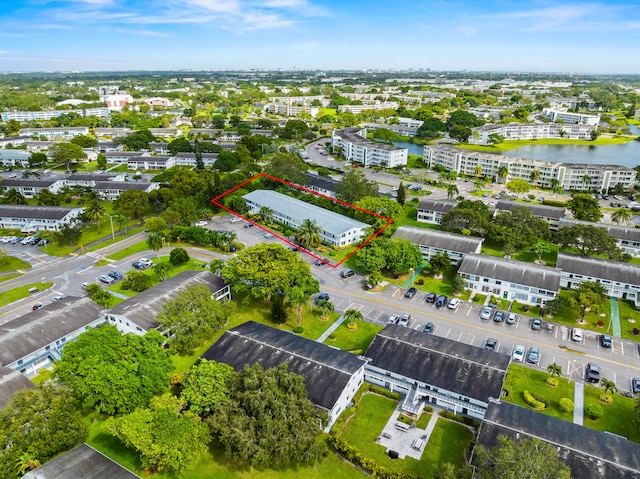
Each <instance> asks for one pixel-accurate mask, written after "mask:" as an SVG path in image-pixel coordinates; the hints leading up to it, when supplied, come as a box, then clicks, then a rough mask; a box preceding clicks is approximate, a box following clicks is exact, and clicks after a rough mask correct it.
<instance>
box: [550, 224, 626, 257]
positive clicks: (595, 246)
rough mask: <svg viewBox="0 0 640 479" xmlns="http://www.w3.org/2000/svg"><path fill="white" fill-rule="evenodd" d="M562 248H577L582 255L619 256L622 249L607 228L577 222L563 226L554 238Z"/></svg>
mask: <svg viewBox="0 0 640 479" xmlns="http://www.w3.org/2000/svg"><path fill="white" fill-rule="evenodd" d="M554 242H555V243H556V244H558V245H560V247H561V248H564V249H566V248H575V249H576V250H578V251H579V252H580V254H581V255H582V256H593V255H606V256H608V257H609V258H611V259H614V258H619V257H620V256H621V253H622V251H621V250H620V249H619V248H618V245H617V244H616V240H615V238H614V237H613V236H611V235H610V234H609V233H608V232H607V230H605V229H604V228H600V227H599V226H596V225H583V224H576V225H573V226H568V227H566V228H561V229H560V230H559V231H558V232H557V233H556V234H555V238H554Z"/></svg>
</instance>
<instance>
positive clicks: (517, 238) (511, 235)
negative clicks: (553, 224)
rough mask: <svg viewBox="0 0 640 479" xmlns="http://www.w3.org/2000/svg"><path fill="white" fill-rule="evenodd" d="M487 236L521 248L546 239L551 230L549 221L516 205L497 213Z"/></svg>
mask: <svg viewBox="0 0 640 479" xmlns="http://www.w3.org/2000/svg"><path fill="white" fill-rule="evenodd" d="M489 237H490V238H491V239H492V240H494V241H496V242H498V243H502V244H509V245H511V246H513V247H514V248H515V249H517V250H521V249H526V248H529V247H530V246H531V245H533V244H534V243H535V242H537V241H539V240H548V239H549V238H550V237H551V232H550V230H549V223H547V222H546V221H545V220H543V219H541V218H537V217H536V216H533V215H532V214H531V211H529V209H528V208H527V207H525V206H518V207H516V208H514V209H513V211H503V212H500V213H498V215H497V216H496V217H495V219H494V220H493V223H492V225H491V227H490V229H489Z"/></svg>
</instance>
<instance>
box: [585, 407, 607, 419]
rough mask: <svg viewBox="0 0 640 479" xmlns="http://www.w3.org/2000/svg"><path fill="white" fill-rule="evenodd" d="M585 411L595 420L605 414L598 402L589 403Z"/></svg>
mask: <svg viewBox="0 0 640 479" xmlns="http://www.w3.org/2000/svg"><path fill="white" fill-rule="evenodd" d="M584 412H586V413H587V416H589V418H590V419H593V420H594V421H595V420H596V419H598V418H599V417H600V416H602V415H603V414H604V410H603V409H602V407H600V406H599V405H598V404H589V405H588V406H587V408H586V409H585V410H584Z"/></svg>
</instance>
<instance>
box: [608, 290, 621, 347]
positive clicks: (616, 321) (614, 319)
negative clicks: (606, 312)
mask: <svg viewBox="0 0 640 479" xmlns="http://www.w3.org/2000/svg"><path fill="white" fill-rule="evenodd" d="M611 327H612V329H613V335H614V336H615V337H616V338H621V337H622V329H621V328H620V310H619V309H618V300H617V299H616V298H611ZM607 332H608V331H607Z"/></svg>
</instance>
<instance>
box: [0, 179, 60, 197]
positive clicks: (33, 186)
mask: <svg viewBox="0 0 640 479" xmlns="http://www.w3.org/2000/svg"><path fill="white" fill-rule="evenodd" d="M66 184H67V182H66V180H64V179H63V180H32V179H26V180H23V179H20V178H5V179H3V180H2V183H0V193H2V194H4V195H6V194H7V191H9V190H16V191H17V192H18V193H20V194H21V195H22V196H24V197H25V198H34V197H35V196H36V195H37V194H38V193H40V192H41V191H42V190H49V191H50V192H51V193H53V194H58V193H59V192H60V190H61V189H62V188H63V187H64V186H65V185H66Z"/></svg>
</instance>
